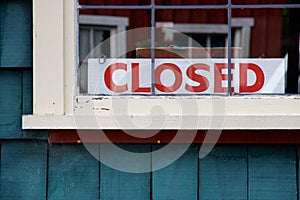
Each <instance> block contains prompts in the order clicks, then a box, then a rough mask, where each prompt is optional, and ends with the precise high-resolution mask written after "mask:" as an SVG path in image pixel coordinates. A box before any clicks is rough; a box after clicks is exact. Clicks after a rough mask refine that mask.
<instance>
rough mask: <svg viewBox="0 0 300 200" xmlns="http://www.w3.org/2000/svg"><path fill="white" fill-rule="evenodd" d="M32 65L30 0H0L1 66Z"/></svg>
mask: <svg viewBox="0 0 300 200" xmlns="http://www.w3.org/2000/svg"><path fill="white" fill-rule="evenodd" d="M31 66H32V6H31V1H30V0H1V1H0V67H31Z"/></svg>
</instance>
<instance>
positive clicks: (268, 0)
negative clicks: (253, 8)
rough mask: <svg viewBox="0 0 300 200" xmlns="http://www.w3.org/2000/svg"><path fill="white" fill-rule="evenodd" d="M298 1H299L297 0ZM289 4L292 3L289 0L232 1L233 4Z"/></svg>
mask: <svg viewBox="0 0 300 200" xmlns="http://www.w3.org/2000/svg"><path fill="white" fill-rule="evenodd" d="M295 1H297V0H295ZM288 2H291V1H289V0H276V1H274V0H255V1H252V0H250V1H249V0H232V3H233V4H249V5H250V4H252V5H253V4H287V3H288Z"/></svg>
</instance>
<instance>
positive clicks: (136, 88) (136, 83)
mask: <svg viewBox="0 0 300 200" xmlns="http://www.w3.org/2000/svg"><path fill="white" fill-rule="evenodd" d="M139 65H140V64H139V63H132V64H131V68H132V71H131V74H132V76H131V77H132V92H151V88H150V87H140V70H139Z"/></svg>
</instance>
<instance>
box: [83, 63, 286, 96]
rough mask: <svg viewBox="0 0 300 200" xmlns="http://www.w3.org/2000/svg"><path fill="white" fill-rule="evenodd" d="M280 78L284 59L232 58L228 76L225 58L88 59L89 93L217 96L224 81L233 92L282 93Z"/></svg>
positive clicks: (282, 83)
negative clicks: (229, 80) (101, 62)
mask: <svg viewBox="0 0 300 200" xmlns="http://www.w3.org/2000/svg"><path fill="white" fill-rule="evenodd" d="M152 73H153V75H152ZM152 76H153V78H154V85H153V87H151V82H152V81H151V80H152ZM284 77H285V60H284V59H232V64H231V74H230V76H228V64H227V59H155V64H154V70H152V66H151V59H107V60H106V61H105V63H103V64H100V63H99V62H98V59H89V60H88V93H89V94H151V93H152V91H151V90H152V88H154V90H155V94H220V93H226V92H227V85H228V78H230V79H231V87H232V88H231V91H232V92H234V93H259V94H270V93H272V94H283V93H284V87H285V83H284Z"/></svg>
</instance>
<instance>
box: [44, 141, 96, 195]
mask: <svg viewBox="0 0 300 200" xmlns="http://www.w3.org/2000/svg"><path fill="white" fill-rule="evenodd" d="M48 170H49V172H48V199H49V200H51V199H53V200H59V199H61V200H68V199H70V200H76V199H78V200H82V199H91V200H93V199H98V198H99V163H98V161H97V160H96V159H95V158H93V157H92V156H91V155H90V154H89V153H88V152H87V150H86V149H85V148H84V146H83V145H80V144H56V145H50V146H49V169H48Z"/></svg>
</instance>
